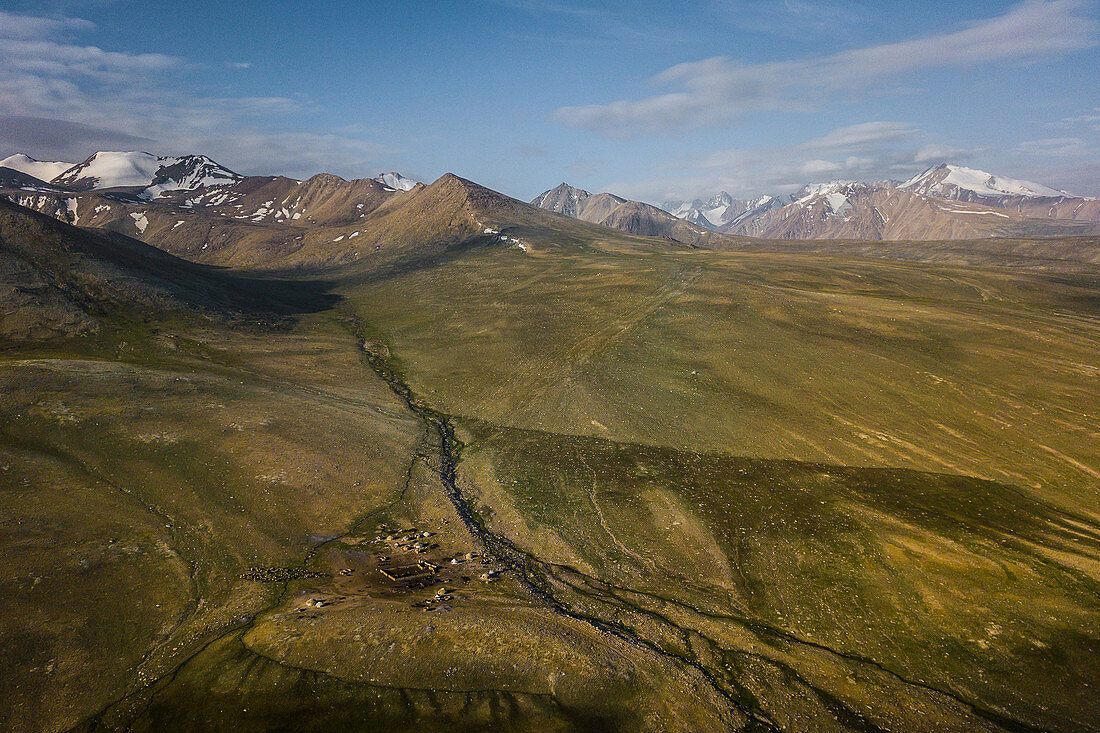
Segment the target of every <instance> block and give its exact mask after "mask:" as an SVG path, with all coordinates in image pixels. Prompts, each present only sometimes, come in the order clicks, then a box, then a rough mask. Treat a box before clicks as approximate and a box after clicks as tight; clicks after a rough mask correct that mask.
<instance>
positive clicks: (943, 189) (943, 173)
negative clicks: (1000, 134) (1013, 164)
mask: <svg viewBox="0 0 1100 733" xmlns="http://www.w3.org/2000/svg"><path fill="white" fill-rule="evenodd" d="M898 188H901V189H903V190H906V191H913V192H914V193H919V194H922V195H925V196H938V197H940V198H947V199H955V200H957V201H974V202H978V203H988V202H989V200H990V199H1002V198H1016V197H1023V198H1072V196H1071V194H1068V193H1066V192H1065V191H1059V190H1057V189H1054V188H1051V187H1050V186H1044V185H1042V184H1041V183H1033V182H1031V181H1018V180H1016V179H1015V178H1006V177H1004V176H995V175H993V174H992V173H986V172H985V171H980V170H975V169H974V168H965V167H963V166H961V165H951V164H949V163H941V164H939V165H934V166H932V167H931V168H928V169H927V170H925V171H924V172H923V173H920V174H918V175H916V176H913V177H912V178H910V179H909V180H908V181H906V182H905V183H903V184H901V185H900V186H899V187H898Z"/></svg>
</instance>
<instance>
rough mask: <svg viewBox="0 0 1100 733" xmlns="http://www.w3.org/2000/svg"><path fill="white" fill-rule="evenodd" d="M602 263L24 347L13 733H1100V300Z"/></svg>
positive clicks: (8, 365) (382, 270)
mask: <svg viewBox="0 0 1100 733" xmlns="http://www.w3.org/2000/svg"><path fill="white" fill-rule="evenodd" d="M481 223H484V224H485V225H487V226H488V225H497V226H500V225H501V224H500V222H496V221H489V220H484V219H483V220H481V221H479V222H478V224H481ZM600 232H603V233H599V234H598V236H597V235H593V233H592V229H591V228H587V229H585V228H578V227H577V226H575V225H573V224H568V223H560V222H559V221H558V220H556V219H549V220H548V221H547V222H546V223H544V225H540V226H527V227H522V226H516V227H513V228H511V229H508V228H505V231H504V233H505V234H507V235H509V236H512V237H515V238H516V239H518V240H519V242H521V243H522V244H523V245H524V246H525V247H526V249H521V248H519V247H518V246H515V245H514V244H513V245H508V244H506V243H501V242H500V241H499V239H498V238H496V237H487V236H475V237H473V238H469V239H465V240H463V241H461V242H460V243H458V244H452V245H451V246H449V247H442V246H435V247H432V248H430V249H424V250H416V251H412V250H410V251H401V252H398V253H393V254H386V253H383V255H384V256H379V258H378V259H376V260H367V261H363V262H360V263H358V264H353V265H349V266H346V267H344V268H343V269H340V270H327V271H325V272H323V273H322V274H321V275H319V276H318V279H317V280H316V281H315V282H320V281H323V282H324V287H325V289H331V291H332V293H333V295H334V296H338V298H339V302H337V303H332V302H331V301H323V302H322V301H310V303H311V305H310V306H309V307H305V305H304V304H300V307H299V308H298V309H297V311H296V312H292V311H294V308H293V307H291V305H286V304H284V306H285V307H284V308H283V310H282V311H281V319H279V320H277V321H272V322H271V323H265V324H261V325H257V324H256V323H252V324H248V323H246V319H239V318H238V319H228V320H224V321H219V320H216V319H215V320H210V319H203V318H197V317H195V316H194V315H193V314H190V313H181V314H177V315H176V316H175V317H173V318H166V317H158V318H153V317H142V318H132V317H130V316H128V315H127V314H126V313H125V312H114V311H112V312H105V313H97V314H96V318H97V319H98V322H99V326H98V330H96V331H95V332H94V333H91V334H85V335H82V336H76V337H73V338H67V339H62V340H52V341H50V340H47V341H36V342H30V341H26V342H18V343H15V344H11V345H8V347H7V348H5V350H4V351H2V352H0V385H2V386H0V391H2V393H3V395H4V396H5V399H4V400H3V402H2V404H0V502H2V511H0V517H2V518H3V519H2V524H0V538H2V539H0V543H2V544H0V547H2V548H3V550H4V552H3V553H2V560H0V604H2V608H0V663H2V664H3V665H4V669H5V674H4V675H3V676H2V678H0V719H2V720H3V721H4V725H5V727H7V728H10V729H13V730H41V731H59V730H69V729H76V730H116V729H129V730H150V731H152V730H173V729H177V730H194V729H205V730H235V731H242V730H272V729H281V730H333V729H337V730H355V729H361V730H380V729H383V730H488V729H494V730H639V729H643V730H700V731H710V730H757V731H763V730H792V731H794V730H858V731H877V730H930V729H940V730H956V731H970V730H989V731H997V730H1011V731H1032V730H1050V731H1088V730H1095V729H1096V723H1095V721H1096V720H1097V719H1100V706H1098V704H1097V699H1098V697H1097V695H1096V687H1095V686H1096V684H1097V680H1098V679H1100V661H1098V660H1100V600H1098V599H1100V503H1098V502H1097V498H1096V497H1097V490H1098V489H1100V440H1098V437H1100V424H1098V423H1100V404H1098V403H1100V391H1098V390H1097V389H1096V378H1097V376H1098V372H1100V299H1098V298H1097V292H1100V290H1098V286H1100V271H1095V270H1094V269H1092V266H1091V265H1089V264H1087V263H1083V262H1073V264H1072V265H1071V266H1069V265H1067V266H1066V267H1064V268H1062V269H1059V271H1057V272H1055V271H1051V270H1050V269H1048V268H1046V266H1045V265H1042V266H1041V267H1033V268H1027V267H1019V266H1013V267H1000V266H997V263H996V262H991V261H983V262H981V263H980V266H978V265H977V264H974V263H971V264H968V265H962V264H952V263H947V262H930V263H929V262H925V263H919V262H907V261H901V260H899V259H878V258H873V257H864V256H858V255H854V254H852V253H843V252H791V251H786V250H783V249H782V248H773V251H764V250H758V251H752V252H747V251H738V252H715V251H704V250H696V249H689V248H685V247H682V246H680V245H678V244H676V243H673V242H668V241H662V240H653V239H643V238H638V237H629V236H626V235H620V234H617V233H613V232H610V230H600ZM981 256H982V257H983V258H986V259H988V258H989V255H988V253H984V254H982V255H981ZM1015 256H1016V255H1013V257H1015ZM1060 261H1061V262H1063V263H1064V262H1066V261H1065V260H1060ZM1001 264H1004V263H1001ZM220 276H222V277H226V278H230V275H228V274H223V275H220ZM303 277H304V276H303ZM284 284H285V287H287V288H291V287H297V288H301V287H303V285H302V283H301V282H297V283H293V282H290V281H280V280H278V279H271V280H267V281H256V282H253V283H251V284H246V285H245V286H242V285H239V284H238V286H237V287H238V288H240V287H246V288H254V289H255V291H256V293H263V295H262V296H261V295H257V296H256V297H257V298H261V297H263V298H266V297H272V296H270V293H278V292H279V291H280V289H281V288H282V287H283V286H284ZM332 300H333V301H334V300H335V298H333V299H332ZM318 303H320V304H318ZM414 538H415V539H416V541H417V545H420V546H417V545H414V544H413V539H414ZM452 559H453V560H454V562H452V561H451V560H452ZM418 563H428V564H430V565H431V567H432V570H431V572H430V573H429V574H428V575H426V576H423V577H421V576H413V575H409V576H408V577H409V578H412V579H411V580H408V579H405V580H401V579H399V580H395V579H393V578H391V577H390V575H387V574H386V572H388V573H391V574H392V573H395V572H397V570H398V569H411V570H409V572H410V573H415V572H418V571H417V570H415V568H417V567H420V565H418ZM383 571H386V572H383Z"/></svg>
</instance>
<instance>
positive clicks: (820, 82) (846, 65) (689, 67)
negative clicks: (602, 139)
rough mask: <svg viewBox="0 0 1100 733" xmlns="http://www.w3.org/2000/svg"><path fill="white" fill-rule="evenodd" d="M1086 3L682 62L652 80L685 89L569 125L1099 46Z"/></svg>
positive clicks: (745, 108) (658, 123) (655, 120)
mask: <svg viewBox="0 0 1100 733" xmlns="http://www.w3.org/2000/svg"><path fill="white" fill-rule="evenodd" d="M1083 8H1084V3H1083V2H1082V1H1081V0H1049V1H1042V0H1027V2H1024V3H1022V4H1020V5H1017V6H1016V7H1015V8H1014V9H1012V10H1011V11H1009V12H1008V13H1006V14H1004V15H1002V16H998V17H996V18H991V19H988V20H985V21H982V22H979V23H974V24H972V25H970V26H969V27H967V28H964V29H962V30H958V31H955V32H952V33H944V34H940V35H935V36H929V37H926V38H919V39H914V40H909V41H902V42H900V43H889V44H882V45H879V46H870V47H866V48H859V49H854V50H850V51H843V52H840V53H836V54H833V55H831V56H825V57H821V58H816V59H808V60H802V61H784V62H772V63H764V64H745V63H741V62H738V61H735V60H733V59H730V58H727V57H715V58H710V59H705V60H703V61H695V62H689V63H684V64H679V65H676V66H673V67H671V68H669V69H666V70H665V71H663V72H662V73H660V74H658V75H657V76H656V77H654V79H653V82H654V84H656V85H659V86H673V87H679V88H678V89H674V90H673V91H671V92H668V93H664V94H657V95H653V96H650V97H646V98H644V99H640V100H619V101H615V102H611V103H609V104H596V105H589V106H580V107H562V108H559V109H558V110H556V111H555V113H554V117H555V118H556V119H557V120H558V121H560V122H562V123H563V124H565V125H568V126H572V127H579V128H587V129H593V130H599V131H602V132H606V133H610V134H625V133H629V132H633V131H638V130H649V131H660V130H673V129H680V128H686V127H697V126H703V125H713V124H722V123H728V122H730V121H731V120H733V119H735V118H737V117H738V116H740V115H742V114H744V113H746V112H752V111H777V110H798V109H808V108H812V107H814V106H816V105H818V104H820V103H821V102H823V101H824V100H826V99H830V98H835V95H837V94H843V93H848V94H851V93H855V92H858V91H861V90H865V89H867V88H868V87H870V86H872V85H873V84H875V83H876V82H881V81H882V80H883V79H885V78H889V77H893V76H898V75H902V74H905V73H909V72H913V71H917V70H920V69H927V68H936V67H947V66H972V65H975V64H982V63H989V62H994V61H1004V60H1011V59H1026V58H1033V57H1036V56H1042V55H1050V54H1056V53H1062V52H1066V51H1071V50H1074V49H1080V48H1085V47H1088V46H1091V45H1093V44H1094V42H1095V32H1096V23H1095V22H1094V21H1093V20H1092V19H1091V18H1089V17H1087V16H1086V15H1084V14H1083V13H1082V10H1083Z"/></svg>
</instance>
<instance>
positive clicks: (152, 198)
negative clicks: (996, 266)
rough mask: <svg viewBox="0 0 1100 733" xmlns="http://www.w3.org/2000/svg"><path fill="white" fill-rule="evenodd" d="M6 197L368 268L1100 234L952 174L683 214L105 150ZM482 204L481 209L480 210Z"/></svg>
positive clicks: (214, 255)
mask: <svg viewBox="0 0 1100 733" xmlns="http://www.w3.org/2000/svg"><path fill="white" fill-rule="evenodd" d="M36 173H37V174H39V175H35V174H36ZM50 174H54V175H52V176H51V177H50V178H49V180H46V179H45V176H48V175H50ZM0 196H3V197H5V198H7V199H9V200H10V201H12V202H13V203H16V204H19V205H21V206H24V207H26V208H30V209H33V210H35V211H38V212H40V213H43V214H46V215H48V216H51V217H53V218H55V219H58V220H61V221H65V222H68V223H70V224H74V225H77V226H80V227H85V228H91V229H96V230H107V231H113V232H118V233H120V234H123V235H126V236H129V237H134V238H137V239H140V240H142V241H145V242H148V243H152V244H155V245H156V246H157V247H160V248H162V249H164V250H166V251H168V252H172V253H174V254H178V255H180V256H185V257H188V258H191V259H195V260H198V261H202V262H210V263H216V264H230V265H241V264H248V265H256V264H263V265H264V266H271V267H296V266H306V265H308V266H314V265H326V264H334V263H342V262H351V261H356V260H358V259H361V258H363V257H367V256H372V255H373V254H374V253H376V252H381V251H383V250H384V249H385V248H386V247H387V246H390V245H392V244H393V242H394V241H395V240H397V239H401V238H405V239H407V240H408V241H413V242H415V241H426V240H427V239H433V241H444V240H447V241H450V240H454V241H466V240H467V239H468V238H469V237H475V236H486V237H490V238H496V239H499V241H501V242H505V243H507V244H508V245H509V246H516V247H522V246H525V245H524V244H523V243H522V242H521V241H520V239H519V238H518V236H517V234H516V232H517V231H518V230H517V229H515V227H524V226H532V227H535V228H539V229H540V230H547V229H550V230H557V231H567V230H568V227H565V225H564V223H563V221H566V220H570V219H571V220H574V221H576V222H579V223H583V224H584V225H585V227H590V226H593V225H596V226H602V227H611V228H613V229H617V230H620V231H623V232H627V233H629V234H632V235H637V236H642V237H660V238H664V239H667V240H670V241H673V242H676V243H680V244H686V245H688V246H693V247H705V248H715V249H728V248H742V247H745V246H754V245H752V243H751V240H748V239H745V238H746V237H752V238H756V239H807V240H818V239H820V240H862V241H881V240H914V241H919V240H923V241H930V240H956V239H982V238H989V237H1014V236H1073V235H1079V236H1094V235H1096V234H1098V233H1100V202H1098V201H1097V200H1095V199H1088V198H1081V197H1074V196H1071V195H1070V194H1067V193H1065V192H1063V191H1058V190H1056V189H1053V188H1049V187H1046V186H1041V185H1039V184H1035V183H1030V182H1027V181H1016V180H1013V179H1009V178H1005V177H1002V176H993V175H990V174H988V173H984V172H981V171H975V170H971V169H969V168H963V167H960V166H952V165H940V166H934V167H932V168H929V169H928V170H926V171H924V172H923V173H921V174H920V175H918V176H914V177H913V178H912V179H910V180H908V181H904V182H892V181H886V182H877V183H859V182H853V181H837V182H832V183H823V184H812V185H807V186H805V187H804V188H803V189H802V190H800V191H799V192H798V193H796V194H793V195H786V196H761V197H758V198H755V199H750V200H737V199H734V198H732V197H731V196H729V195H727V194H724V193H720V194H717V195H715V196H713V197H711V198H709V199H706V200H699V201H691V202H667V203H666V204H665V205H666V207H668V208H670V209H672V212H671V213H670V212H669V211H666V210H664V209H661V208H659V207H656V206H652V205H650V204H647V203H644V202H639V201H631V200H629V199H626V198H624V197H621V196H616V195H614V194H611V193H595V194H593V193H590V192H588V191H585V190H583V189H579V188H576V187H573V186H570V185H568V184H565V183H562V184H561V185H559V186H557V187H555V188H553V189H550V190H549V191H547V192H545V193H544V194H542V195H541V196H538V197H536V198H535V199H534V200H533V201H532V202H530V204H526V203H523V202H520V201H516V200H515V199H511V198H509V197H507V196H505V195H504V194H500V193H497V192H495V191H491V190H489V189H486V188H483V187H480V186H477V185H476V184H474V183H471V182H469V181H463V179H460V178H458V177H455V176H450V177H448V176H444V177H443V178H441V179H439V180H438V181H436V182H435V183H433V184H431V185H428V186H426V185H425V184H423V183H419V182H417V181H414V180H412V179H410V178H407V177H405V176H402V175H400V174H398V173H393V172H391V173H383V174H381V175H379V176H377V177H375V178H368V179H355V180H350V181H349V180H345V179H343V178H340V177H338V176H334V175H330V174H318V175H315V176H313V177H311V178H309V179H308V180H304V181H300V180H296V179H293V178H288V177H285V176H242V175H240V174H238V173H235V172H233V171H231V170H229V169H227V168H225V167H224V166H222V165H220V164H218V163H217V162H216V161H214V160H212V159H210V158H209V157H206V156H203V155H188V156H182V157H164V156H156V155H152V154H149V153H143V152H98V153H95V154H94V155H92V156H90V157H89V158H87V159H86V160H84V161H83V162H81V163H78V164H68V163H64V162H55V161H38V160H34V159H33V158H31V157H29V156H26V155H14V156H11V157H9V158H5V159H3V160H0ZM470 201H477V202H479V203H478V206H477V207H474V208H470V206H469V205H468V202H470ZM464 202H465V203H464ZM486 202H490V203H491V205H489V204H487V203H486ZM505 214H506V215H505ZM547 217H550V218H547ZM562 217H565V219H564V220H563V219H562ZM509 227H512V228H513V229H512V230H509ZM563 227H565V228H563ZM578 231H579V230H578ZM584 231H585V232H586V233H585V235H584V236H590V235H591V236H600V235H599V234H598V231H597V230H591V229H585V230H584ZM647 246H648V245H647Z"/></svg>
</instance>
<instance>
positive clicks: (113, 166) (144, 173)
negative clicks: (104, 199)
mask: <svg viewBox="0 0 1100 733" xmlns="http://www.w3.org/2000/svg"><path fill="white" fill-rule="evenodd" d="M239 180H241V176H239V175H237V174H236V173H234V172H233V171H231V170H229V169H227V168H224V167H222V166H221V165H218V164H217V163H215V162H214V161H213V160H211V159H210V158H207V157H206V156H205V155H185V156H183V157H180V158H171V157H160V156H156V155H153V154H152V153H146V152H141V151H100V152H98V153H95V154H94V155H92V156H91V157H90V158H88V159H87V160H85V161H84V162H83V163H80V164H78V165H74V166H72V167H70V168H69V169H68V170H66V171H65V172H64V173H63V174H62V175H60V176H58V177H57V178H55V179H54V181H53V182H54V183H57V184H64V185H73V186H80V187H85V188H90V189H101V188H138V187H140V188H141V189H142V191H141V192H140V193H139V194H138V195H139V196H140V197H141V198H143V199H146V200H148V199H152V198H156V197H157V196H160V195H162V194H164V193H165V192H167V191H180V190H183V191H190V190H194V189H196V188H202V187H206V186H223V185H228V184H231V183H236V182H237V181H239Z"/></svg>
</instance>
